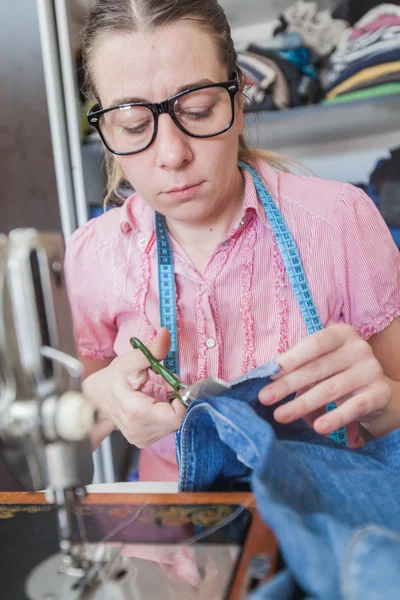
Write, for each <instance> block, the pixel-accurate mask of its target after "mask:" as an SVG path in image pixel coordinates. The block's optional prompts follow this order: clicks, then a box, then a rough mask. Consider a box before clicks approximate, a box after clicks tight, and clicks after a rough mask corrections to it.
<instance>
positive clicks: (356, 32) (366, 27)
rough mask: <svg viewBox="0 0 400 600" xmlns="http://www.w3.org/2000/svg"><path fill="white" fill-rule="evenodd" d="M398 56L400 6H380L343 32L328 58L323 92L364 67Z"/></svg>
mask: <svg viewBox="0 0 400 600" xmlns="http://www.w3.org/2000/svg"><path fill="white" fill-rule="evenodd" d="M391 53H394V55H393V56H392V55H391ZM399 53H400V6H396V5H394V4H380V5H379V6H376V7H375V8H372V9H371V10H370V11H369V12H367V13H366V14H365V15H363V17H362V18H361V19H360V20H359V21H358V22H357V23H356V24H355V25H354V26H353V27H352V28H349V29H347V30H346V31H345V32H344V33H343V35H342V37H341V38H340V40H339V42H338V44H337V47H336V49H335V51H334V52H333V54H332V55H331V57H330V59H329V69H328V75H327V85H326V86H325V87H326V92H327V93H329V92H330V91H331V90H332V88H334V87H336V86H338V85H340V84H342V83H343V82H344V81H346V79H348V78H349V77H351V76H353V75H355V74H356V73H358V72H359V71H361V70H363V69H365V68H369V67H373V66H375V65H378V64H383V63H385V62H392V61H393V60H398V59H399Z"/></svg>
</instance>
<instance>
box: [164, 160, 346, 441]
mask: <svg viewBox="0 0 400 600" xmlns="http://www.w3.org/2000/svg"><path fill="white" fill-rule="evenodd" d="M239 167H241V168H242V169H245V170H246V171H248V172H249V173H250V174H251V176H252V177H253V181H254V185H255V188H256V190H257V193H258V196H259V198H260V202H261V204H262V205H263V208H264V210H265V214H266V216H267V218H268V220H269V222H270V224H271V227H272V230H273V232H274V235H275V238H276V242H277V244H278V248H279V251H280V253H281V256H282V260H283V263H284V265H285V268H286V271H287V274H288V277H289V280H290V283H291V285H292V288H293V291H294V293H295V295H296V299H297V302H298V304H299V307H300V310H301V313H302V315H303V318H304V321H305V324H306V327H307V331H308V333H309V334H311V333H315V332H316V331H319V330H320V329H323V326H322V323H321V320H320V318H319V315H318V311H317V308H316V306H315V302H314V299H313V297H312V295H311V292H310V288H309V285H308V281H307V278H306V275H305V273H304V268H303V265H302V263H301V259H300V255H299V252H298V250H297V246H296V244H295V241H294V239H293V237H292V234H291V233H290V231H289V229H288V227H287V225H286V222H285V219H284V218H283V216H282V213H281V212H280V210H279V208H278V207H277V205H276V204H275V201H274V200H273V198H272V196H271V195H270V193H269V192H268V190H267V188H266V187H265V184H264V183H263V181H262V180H261V178H260V176H259V175H258V173H257V172H256V171H255V170H254V169H253V168H252V167H250V165H248V164H246V163H243V162H239ZM156 237H157V256H158V288H159V296H160V322H161V326H162V327H167V329H169V331H170V334H171V350H170V352H169V354H168V356H167V357H166V358H165V359H164V364H165V366H166V367H167V368H168V369H170V370H171V371H172V372H173V373H176V374H177V375H179V358H178V335H177V326H176V304H175V297H176V296H175V276H174V259H173V254H172V248H171V242H170V239H169V234H168V231H167V226H166V223H165V219H164V217H163V216H162V215H160V214H159V213H156ZM335 408H336V403H335V402H330V403H329V404H327V405H326V411H327V412H330V411H331V410H334V409H335ZM330 437H331V439H333V440H335V442H338V443H339V444H343V445H347V431H346V428H345V427H341V428H340V429H338V430H337V431H333V432H332V433H331V434H330Z"/></svg>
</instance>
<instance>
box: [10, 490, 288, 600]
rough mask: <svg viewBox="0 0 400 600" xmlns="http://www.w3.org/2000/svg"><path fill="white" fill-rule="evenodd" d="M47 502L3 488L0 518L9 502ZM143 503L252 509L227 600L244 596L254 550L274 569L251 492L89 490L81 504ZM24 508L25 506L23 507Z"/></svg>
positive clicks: (272, 543) (268, 536) (270, 539)
mask: <svg viewBox="0 0 400 600" xmlns="http://www.w3.org/2000/svg"><path fill="white" fill-rule="evenodd" d="M30 504H31V505H33V504H35V505H41V504H46V500H45V497H44V494H43V493H30V492H3V493H0V518H7V517H8V516H10V515H12V514H14V513H13V507H12V505H20V506H21V505H30ZM94 504H97V505H113V506H114V507H115V508H116V509H118V506H121V507H122V505H124V506H126V505H129V506H138V507H139V506H143V505H144V504H146V505H147V504H148V505H152V506H157V505H173V506H178V505H179V506H181V507H182V506H184V505H198V506H201V505H210V504H212V505H224V504H225V505H228V504H229V505H236V504H237V505H242V506H245V507H246V509H247V510H249V511H250V512H251V515H252V519H251V524H250V527H249V531H248V534H247V536H246V540H245V543H244V546H243V551H242V553H241V557H240V561H239V566H238V568H237V571H236V574H235V577H234V580H233V583H232V586H231V590H230V593H229V595H228V600H239V599H240V598H243V596H244V593H245V592H244V588H245V587H246V586H247V585H248V576H247V574H248V566H249V562H250V560H251V559H252V557H254V556H255V555H257V554H267V555H268V556H269V557H270V560H271V568H270V572H269V574H268V577H270V576H271V575H272V574H273V573H274V572H275V570H276V563H277V542H276V539H275V537H274V535H273V533H272V532H271V530H270V529H268V527H267V526H266V525H265V524H264V522H263V521H262V520H261V518H260V516H259V514H258V512H257V509H256V505H255V499H254V497H253V495H252V494H251V493H216V492H209V493H180V494H143V493H140V494H130V493H123V494H114V493H92V494H89V495H88V496H87V497H86V498H85V499H84V500H83V505H94ZM23 510H24V509H23Z"/></svg>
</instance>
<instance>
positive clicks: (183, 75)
mask: <svg viewBox="0 0 400 600" xmlns="http://www.w3.org/2000/svg"><path fill="white" fill-rule="evenodd" d="M91 67H92V75H93V79H94V83H95V87H96V91H97V93H98V95H99V98H100V100H101V103H102V105H103V106H104V107H107V106H110V104H111V103H112V100H113V99H114V98H125V97H142V98H144V99H146V100H148V101H149V102H161V101H162V100H165V99H166V98H167V97H168V96H172V95H173V94H175V93H176V91H177V89H178V88H181V87H182V86H184V85H190V84H192V83H193V82H196V81H200V80H202V79H210V80H211V81H214V82H218V81H224V80H226V78H227V70H226V67H225V66H224V65H222V64H221V61H220V59H219V54H218V49H217V46H216V44H215V41H214V39H213V38H212V36H211V34H210V33H208V32H207V31H205V30H204V29H203V28H202V27H200V26H199V25H198V24H196V23H192V22H188V21H181V22H179V23H176V24H173V25H168V26H165V27H159V28H157V29H155V30H153V31H152V32H138V33H133V34H117V33H112V34H111V33H109V34H103V35H102V36H100V37H99V39H98V41H97V44H96V46H95V48H94V52H93V57H92V63H91Z"/></svg>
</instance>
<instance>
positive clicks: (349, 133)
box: [245, 95, 400, 150]
mask: <svg viewBox="0 0 400 600" xmlns="http://www.w3.org/2000/svg"><path fill="white" fill-rule="evenodd" d="M245 123H246V126H245V134H246V137H247V139H248V141H249V142H250V143H251V145H252V146H257V147H262V148H270V149H275V150H276V149H280V148H284V147H292V146H306V145H310V144H321V143H325V142H326V143H333V142H338V141H343V140H347V139H355V138H360V137H364V136H371V135H375V134H379V135H382V134H386V133H393V132H395V131H399V140H400V95H394V96H383V97H380V98H371V99H369V100H360V101H356V102H349V103H346V104H332V105H330V104H313V105H310V106H302V107H299V108H291V109H288V110H281V111H260V112H254V113H246V119H245Z"/></svg>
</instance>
